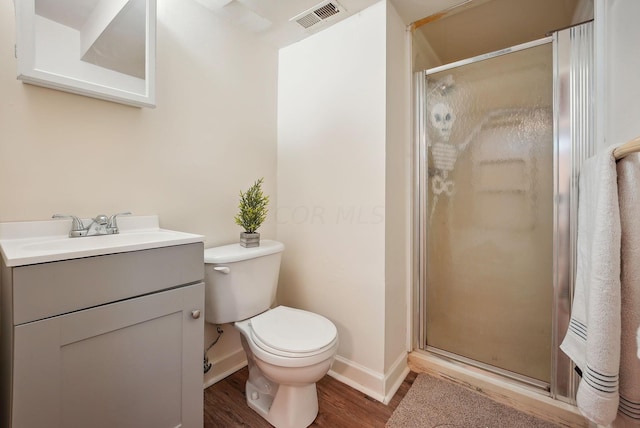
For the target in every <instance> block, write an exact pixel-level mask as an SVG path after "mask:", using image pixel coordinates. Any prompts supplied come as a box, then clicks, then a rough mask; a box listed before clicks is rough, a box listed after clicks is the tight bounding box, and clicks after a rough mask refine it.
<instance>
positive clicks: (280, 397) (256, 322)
mask: <svg viewBox="0 0 640 428" xmlns="http://www.w3.org/2000/svg"><path fill="white" fill-rule="evenodd" d="M234 325H235V327H236V328H237V329H238V330H239V331H240V333H241V342H242V346H243V348H244V351H245V353H246V354H247V362H248V366H249V380H248V381H247V385H246V393H247V394H246V396H247V404H248V405H249V407H251V408H252V409H253V410H255V411H256V412H257V413H258V414H260V415H261V416H262V417H263V418H265V419H266V420H267V421H269V423H271V424H272V425H274V426H276V427H307V426H309V425H310V424H311V423H312V422H313V420H314V419H315V418H316V415H317V414H318V397H317V393H316V385H315V383H316V382H317V381H318V380H320V379H321V378H322V377H323V376H324V375H325V374H327V372H328V371H329V369H330V368H331V363H332V362H333V358H334V356H335V353H336V350H337V348H338V336H337V331H336V328H335V326H334V325H333V323H331V321H329V320H328V319H326V318H324V317H321V316H319V315H317V314H314V313H312V312H307V311H302V310H299V309H293V308H289V307H286V306H278V307H276V308H274V309H271V310H268V311H267V312H264V313H262V314H260V315H258V316H256V317H254V318H251V319H249V320H244V321H239V322H236V323H235V324H234Z"/></svg>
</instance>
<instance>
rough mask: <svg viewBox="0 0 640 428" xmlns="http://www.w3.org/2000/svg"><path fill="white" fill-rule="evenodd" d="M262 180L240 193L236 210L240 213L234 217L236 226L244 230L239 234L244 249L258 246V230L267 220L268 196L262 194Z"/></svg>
mask: <svg viewBox="0 0 640 428" xmlns="http://www.w3.org/2000/svg"><path fill="white" fill-rule="evenodd" d="M263 180H264V178H261V179H259V180H258V181H256V182H255V183H254V184H253V186H251V187H250V188H249V190H247V191H246V192H244V193H243V192H242V191H240V203H239V204H238V208H239V209H240V211H239V212H238V215H236V216H235V221H236V224H237V225H238V226H241V227H242V228H244V232H242V233H241V234H240V245H242V246H243V247H246V248H250V247H258V246H260V234H259V233H257V230H258V228H259V227H260V225H261V224H262V223H263V222H264V220H265V219H266V218H267V213H268V212H269V210H268V209H267V205H269V196H266V195H264V194H263V193H262V181H263Z"/></svg>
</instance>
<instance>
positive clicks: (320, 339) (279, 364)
mask: <svg viewBox="0 0 640 428" xmlns="http://www.w3.org/2000/svg"><path fill="white" fill-rule="evenodd" d="M283 250H284V245H283V244H282V243H280V242H276V241H269V240H262V241H261V243H260V246H259V247H254V248H244V247H241V246H240V245H239V244H232V245H225V246H222V247H215V248H208V249H206V250H205V251H204V262H205V283H206V287H205V299H206V303H205V319H206V321H207V322H209V323H212V324H224V323H230V322H233V323H234V325H235V327H236V328H237V329H238V330H239V331H240V333H241V335H240V338H241V341H242V347H243V348H244V350H245V352H246V354H247V361H248V365H249V380H247V384H246V393H247V404H248V405H249V407H251V408H252V409H253V410H255V411H256V412H258V414H260V415H261V416H262V417H263V418H265V419H266V420H267V421H268V422H269V423H270V424H271V425H274V426H275V427H277V428H300V427H307V426H309V425H310V424H311V423H312V422H313V420H314V419H315V418H316V415H317V414H318V396H317V393H316V382H317V381H318V380H320V379H321V378H322V377H323V376H324V375H325V374H327V372H328V371H329V368H331V363H332V362H333V358H334V356H335V354H336V350H337V348H338V332H337V330H336V327H335V325H333V323H332V322H331V321H329V320H328V319H326V318H324V317H322V316H320V315H318V314H314V313H312V312H308V311H303V310H300V309H293V308H289V307H286V306H278V307H276V308H273V309H270V307H271V305H273V303H274V300H275V296H276V288H277V286H278V274H279V272H280V260H281V258H282V251H283Z"/></svg>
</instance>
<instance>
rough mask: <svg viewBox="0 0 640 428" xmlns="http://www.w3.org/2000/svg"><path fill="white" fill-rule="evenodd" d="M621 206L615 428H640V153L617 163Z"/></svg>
mask: <svg viewBox="0 0 640 428" xmlns="http://www.w3.org/2000/svg"><path fill="white" fill-rule="evenodd" d="M617 171H618V201H619V206H620V230H621V233H622V235H621V242H620V248H621V250H620V296H621V306H620V312H621V327H620V328H621V333H620V407H618V417H617V418H616V420H615V421H614V422H613V426H614V427H640V360H639V359H638V357H637V345H636V331H637V330H638V327H639V326H640V222H638V213H639V212H640V192H639V191H638V183H640V153H631V154H629V155H627V156H626V157H625V158H624V159H621V160H620V161H618V164H617Z"/></svg>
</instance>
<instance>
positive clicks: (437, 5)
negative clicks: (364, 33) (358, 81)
mask: <svg viewBox="0 0 640 428" xmlns="http://www.w3.org/2000/svg"><path fill="white" fill-rule="evenodd" d="M195 1H197V2H198V3H200V4H202V5H203V6H205V7H207V8H208V9H210V10H212V11H213V12H214V13H215V14H216V15H218V16H220V17H222V18H223V19H225V20H226V21H229V22H231V23H233V24H234V25H237V26H239V27H242V28H244V29H245V30H248V31H251V32H253V33H256V34H260V35H261V36H262V37H265V38H266V39H267V40H269V41H270V42H271V43H273V44H275V45H276V46H278V47H282V46H286V45H289V44H291V43H294V42H296V41H298V40H301V39H303V38H305V37H307V36H308V35H310V34H313V33H315V32H318V31H320V30H322V29H323V28H326V27H327V26H329V25H333V24H335V23H336V22H339V21H340V20H342V19H344V18H347V17H349V16H351V15H353V14H356V13H358V12H360V11H362V10H364V9H366V8H368V7H369V6H371V5H373V4H375V3H377V2H378V1H379V0H337V2H338V3H339V4H340V5H341V6H342V8H343V9H344V12H341V13H340V14H338V15H335V16H334V17H332V18H331V19H329V20H327V21H326V22H322V23H319V24H316V25H314V26H312V27H310V28H308V29H304V28H303V27H302V26H300V25H299V24H297V23H296V22H291V21H289V20H290V19H291V18H293V17H294V16H297V15H299V14H300V13H302V12H305V11H307V10H309V9H312V8H314V6H317V5H320V4H322V3H323V2H322V0H195ZM468 1H471V0H391V3H392V4H393V5H394V7H395V8H396V10H397V11H398V14H399V15H400V16H401V17H402V19H403V20H404V22H405V24H410V23H412V22H415V21H417V20H419V19H421V18H424V17H427V16H430V15H433V14H435V13H437V12H440V11H443V10H445V9H448V8H450V7H453V6H456V5H459V4H463V3H467V2H468Z"/></svg>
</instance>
